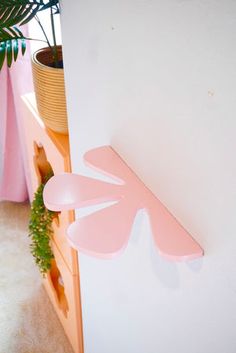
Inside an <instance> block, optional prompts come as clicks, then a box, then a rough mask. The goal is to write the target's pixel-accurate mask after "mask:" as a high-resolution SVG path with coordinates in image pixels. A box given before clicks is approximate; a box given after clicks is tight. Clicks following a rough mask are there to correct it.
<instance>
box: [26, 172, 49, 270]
mask: <svg viewBox="0 0 236 353" xmlns="http://www.w3.org/2000/svg"><path fill="white" fill-rule="evenodd" d="M51 176H52V174H50V175H48V176H47V177H46V178H45V180H44V181H43V182H42V183H41V184H40V185H39V187H38V189H37V191H36V193H35V194H34V200H33V202H32V206H31V212H30V222H29V236H30V237H31V240H32V243H31V245H30V248H31V253H32V255H33V257H34V259H35V262H36V264H37V266H38V267H39V269H40V272H41V273H42V274H43V275H45V274H46V273H47V272H48V270H50V268H51V261H52V259H53V258H54V256H53V252H52V249H51V246H50V238H51V235H52V233H53V230H52V220H53V217H54V215H55V212H53V211H50V210H48V209H47V208H46V207H45V205H44V202H43V189H44V186H45V184H46V182H47V180H48V179H49V178H50V177H51Z"/></svg>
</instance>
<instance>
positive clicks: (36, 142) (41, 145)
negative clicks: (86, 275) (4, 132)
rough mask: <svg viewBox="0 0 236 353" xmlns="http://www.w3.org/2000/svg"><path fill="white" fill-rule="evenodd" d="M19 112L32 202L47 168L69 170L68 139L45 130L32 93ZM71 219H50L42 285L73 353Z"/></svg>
mask: <svg viewBox="0 0 236 353" xmlns="http://www.w3.org/2000/svg"><path fill="white" fill-rule="evenodd" d="M21 109H22V113H23V114H22V115H23V131H22V141H23V148H24V152H25V158H24V159H25V161H24V162H25V171H26V178H27V187H28V190H29V197H30V201H31V202H32V200H33V196H34V193H35V191H36V190H37V188H38V186H39V184H40V183H41V180H42V174H46V173H47V171H48V169H49V168H50V167H51V168H52V170H53V173H54V175H57V174H58V173H63V172H70V171H71V167H70V150H69V138H68V136H67V135H61V134H57V133H54V132H53V131H51V130H50V129H47V128H46V127H45V125H44V123H43V121H42V120H41V119H40V117H39V115H38V111H37V108H36V103H35V97H34V94H27V95H25V96H23V97H22V107H21ZM73 220H74V212H73V211H62V212H59V213H58V214H57V217H56V218H55V219H54V220H53V236H52V239H51V247H52V250H53V253H54V257H55V259H54V261H53V264H52V268H51V270H50V271H49V273H48V274H47V275H46V277H45V279H43V283H44V286H45V289H46V291H47V293H48V296H49V298H50V300H51V302H52V304H53V306H54V309H55V311H56V313H57V315H58V317H59V319H60V321H61V324H62V325H63V328H64V330H65V333H66V335H67V337H68V339H69V341H70V343H71V345H72V347H73V349H74V352H75V353H83V335H82V317H81V303H80V279H79V269H78V258H77V251H76V250H74V249H72V248H71V247H70V246H69V244H68V242H67V240H66V237H65V230H66V229H67V227H68V225H69V224H70V223H71V222H72V221H73Z"/></svg>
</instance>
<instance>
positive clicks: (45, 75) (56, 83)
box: [32, 46, 68, 134]
mask: <svg viewBox="0 0 236 353" xmlns="http://www.w3.org/2000/svg"><path fill="white" fill-rule="evenodd" d="M58 51H59V60H62V50H61V46H58ZM51 63H52V53H51V50H50V48H42V49H39V50H38V51H36V52H35V53H34V55H33V57H32V71H33V81H34V90H35V96H36V102H37V107H38V111H39V115H40V117H41V119H42V120H43V121H44V123H45V125H46V126H47V127H48V128H50V129H52V130H53V131H56V132H58V133H61V134H68V126H67V110H66V97H65V83H64V70H63V69H61V68H54V67H50V66H48V65H50V64H51Z"/></svg>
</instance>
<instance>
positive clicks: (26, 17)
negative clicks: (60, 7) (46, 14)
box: [0, 0, 59, 29]
mask: <svg viewBox="0 0 236 353" xmlns="http://www.w3.org/2000/svg"><path fill="white" fill-rule="evenodd" d="M58 3H59V0H1V2H0V29H1V28H4V27H10V26H14V25H24V24H26V23H27V22H29V21H30V20H31V19H32V18H33V17H34V16H35V15H36V14H37V12H38V11H42V10H46V9H47V8H50V7H52V6H55V5H57V4H58Z"/></svg>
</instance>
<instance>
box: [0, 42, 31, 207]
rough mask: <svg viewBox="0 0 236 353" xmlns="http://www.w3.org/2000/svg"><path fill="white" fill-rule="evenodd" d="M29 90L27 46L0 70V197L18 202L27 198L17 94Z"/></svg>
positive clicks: (28, 52) (20, 117)
mask: <svg viewBox="0 0 236 353" xmlns="http://www.w3.org/2000/svg"><path fill="white" fill-rule="evenodd" d="M32 90H33V88H32V75H31V63H30V49H29V47H28V48H27V53H26V54H25V56H24V57H23V58H22V57H19V58H18V60H17V62H16V63H13V65H12V67H11V68H10V69H9V68H7V66H6V65H5V66H4V67H3V69H2V70H1V72H0V200H9V201H15V202H21V201H25V200H26V199H27V198H28V192H27V187H26V179H25V174H24V163H23V160H24V155H23V153H24V152H23V151H24V149H23V148H22V147H23V141H22V139H21V133H20V129H21V126H22V115H21V110H20V103H21V102H20V100H21V98H20V97H21V95H23V94H25V93H27V92H31V91H32Z"/></svg>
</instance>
